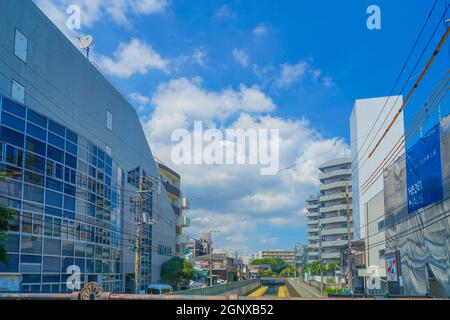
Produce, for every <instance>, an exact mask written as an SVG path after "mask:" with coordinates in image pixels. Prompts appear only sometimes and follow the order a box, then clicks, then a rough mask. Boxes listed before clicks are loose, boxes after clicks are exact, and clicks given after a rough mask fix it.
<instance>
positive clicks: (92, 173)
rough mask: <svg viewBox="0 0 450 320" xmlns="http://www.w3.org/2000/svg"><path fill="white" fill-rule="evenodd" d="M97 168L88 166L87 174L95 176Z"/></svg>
mask: <svg viewBox="0 0 450 320" xmlns="http://www.w3.org/2000/svg"><path fill="white" fill-rule="evenodd" d="M96 172H97V169H95V168H94V167H91V166H89V175H90V176H91V177H93V178H95V177H96V176H97V173H96Z"/></svg>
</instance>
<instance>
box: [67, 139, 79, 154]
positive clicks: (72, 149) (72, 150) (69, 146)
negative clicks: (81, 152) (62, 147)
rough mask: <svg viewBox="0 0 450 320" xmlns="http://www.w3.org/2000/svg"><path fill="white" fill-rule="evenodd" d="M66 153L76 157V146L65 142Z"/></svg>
mask: <svg viewBox="0 0 450 320" xmlns="http://www.w3.org/2000/svg"><path fill="white" fill-rule="evenodd" d="M66 151H67V152H70V153H71V154H73V155H77V146H76V145H74V144H73V143H70V142H69V141H66Z"/></svg>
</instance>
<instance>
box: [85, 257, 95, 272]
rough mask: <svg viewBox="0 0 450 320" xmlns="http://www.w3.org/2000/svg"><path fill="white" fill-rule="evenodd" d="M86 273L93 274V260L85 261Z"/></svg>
mask: <svg viewBox="0 0 450 320" xmlns="http://www.w3.org/2000/svg"><path fill="white" fill-rule="evenodd" d="M86 272H87V273H94V260H92V259H86Z"/></svg>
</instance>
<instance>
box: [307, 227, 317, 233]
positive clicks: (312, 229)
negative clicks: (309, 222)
mask: <svg viewBox="0 0 450 320" xmlns="http://www.w3.org/2000/svg"><path fill="white" fill-rule="evenodd" d="M317 232H319V228H318V227H317V228H309V229H308V233H317Z"/></svg>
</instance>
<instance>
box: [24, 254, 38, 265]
mask: <svg viewBox="0 0 450 320" xmlns="http://www.w3.org/2000/svg"><path fill="white" fill-rule="evenodd" d="M20 262H23V263H41V262H42V257H41V256H32V255H28V254H23V255H22V257H21V258H20Z"/></svg>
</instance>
